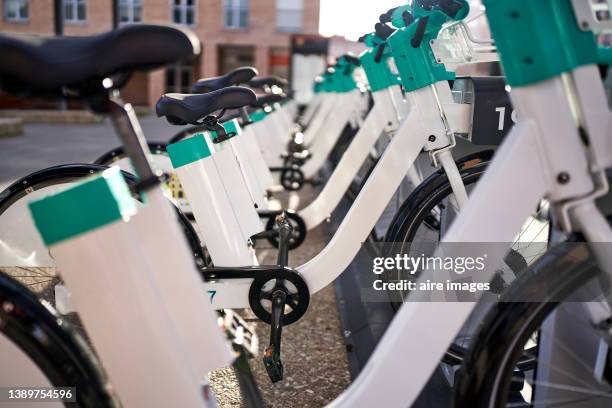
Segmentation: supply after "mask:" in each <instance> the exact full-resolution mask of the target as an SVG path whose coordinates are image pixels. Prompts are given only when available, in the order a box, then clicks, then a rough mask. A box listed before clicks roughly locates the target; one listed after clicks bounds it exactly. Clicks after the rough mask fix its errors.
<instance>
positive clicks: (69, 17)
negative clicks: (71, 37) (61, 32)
mask: <svg viewBox="0 0 612 408" xmlns="http://www.w3.org/2000/svg"><path fill="white" fill-rule="evenodd" d="M85 20H87V0H64V21H66V22H69V23H78V22H83V21H85Z"/></svg>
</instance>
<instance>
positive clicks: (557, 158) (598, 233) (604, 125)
mask: <svg viewBox="0 0 612 408" xmlns="http://www.w3.org/2000/svg"><path fill="white" fill-rule="evenodd" d="M567 86H570V87H571V88H573V89H574V90H575V91H576V93H575V95H576V97H577V101H578V102H579V106H581V107H582V109H583V111H582V112H579V118H580V119H581V120H582V121H583V122H582V123H583V124H584V126H585V129H586V130H587V132H588V134H589V137H590V141H591V144H592V146H593V149H592V150H591V152H590V153H589V154H592V156H591V157H593V159H594V162H595V164H596V167H592V168H594V169H599V170H598V171H601V169H604V168H606V167H610V166H612V157H611V152H612V140H611V138H610V135H611V134H612V118H611V115H610V111H609V110H608V109H607V104H606V103H605V94H604V91H603V88H602V86H601V83H600V81H599V76H598V73H597V68H596V67H594V66H586V67H581V68H578V69H576V70H575V71H573V72H572V73H570V74H567V75H566V76H565V77H564V78H561V77H558V78H554V79H550V80H547V81H544V82H541V83H538V84H534V85H530V86H526V87H521V88H517V89H514V90H513V93H512V100H513V103H514V106H515V108H516V109H517V112H518V115H519V117H520V122H519V123H518V124H517V125H516V126H515V127H514V128H513V129H512V131H511V132H510V134H509V135H508V136H507V138H506V140H505V141H504V142H503V144H502V145H501V146H500V148H499V150H498V151H497V153H496V156H495V158H494V159H493V162H492V163H491V164H490V165H489V168H488V170H487V172H486V173H485V175H484V176H483V178H482V179H481V180H480V181H479V183H478V184H477V186H476V188H475V189H474V191H473V192H472V194H471V196H470V200H469V202H468V203H467V205H466V206H465V207H464V208H463V209H462V211H461V212H460V214H459V216H458V218H456V219H455V221H454V223H453V224H452V226H451V227H450V229H449V231H448V232H447V234H446V236H445V237H444V239H443V242H500V243H501V242H507V243H510V242H512V240H513V238H514V236H515V235H516V233H517V232H518V231H520V228H521V226H522V224H523V222H524V221H525V219H527V217H529V215H530V214H531V213H532V212H533V210H534V208H536V206H537V204H538V202H539V200H540V199H541V198H542V197H548V198H549V199H550V200H552V201H553V202H557V203H562V205H561V206H560V214H561V218H562V219H565V221H564V224H565V226H566V228H569V227H570V226H571V225H574V226H575V227H577V229H579V230H581V231H583V232H584V234H585V236H586V238H587V240H588V241H590V242H612V232H611V231H610V227H609V225H608V224H607V222H606V220H605V219H604V218H603V216H602V215H601V213H600V212H599V211H598V210H597V208H596V207H595V204H594V201H593V200H594V199H595V198H596V197H598V196H600V195H601V194H604V193H605V192H606V191H607V188H608V186H607V185H606V183H605V181H604V180H605V179H604V178H600V177H596V178H598V179H600V180H602V181H603V184H601V185H597V186H596V185H595V184H594V183H593V177H592V176H591V174H590V173H589V166H588V165H587V159H586V157H587V152H585V150H584V146H583V145H582V143H581V142H580V136H579V134H578V130H577V127H576V122H575V119H574V117H575V116H574V112H573V111H572V107H571V106H570V102H569V101H568V98H567V95H566V93H565V90H566V89H567ZM543 126H546V127H543ZM602 149H603V150H602ZM580 152H583V153H584V154H583V155H581V154H580ZM561 171H563V172H567V173H568V174H570V175H571V179H570V181H569V182H568V183H567V184H560V183H558V181H557V175H558V174H559V172H561ZM600 175H601V174H600ZM526 180H528V181H526ZM564 202H565V203H564ZM563 203H564V204H563ZM499 214H504V216H503V217H500V216H499ZM508 245H510V244H508ZM498 247H501V246H498ZM506 249H507V248H506ZM497 252H498V253H490V252H489V253H488V254H487V255H488V265H489V266H490V268H487V270H488V271H490V272H493V271H494V270H495V265H498V266H499V265H501V263H502V262H503V257H504V255H505V250H503V249H501V248H499V249H497ZM471 255H476V254H470V253H468V251H463V252H462V253H461V254H454V253H452V251H445V256H451V257H452V256H471ZM479 255H481V254H478V255H476V256H479ZM606 255H608V256H609V254H602V256H601V260H603V261H604V262H603V263H602V264H603V265H610V261H609V259H606ZM433 272H434V271H428V273H424V274H423V275H422V276H421V279H424V280H425V279H428V278H429V279H431V275H430V274H429V273H433ZM442 276H443V275H442ZM486 278H487V277H486V276H483V280H484V279H486ZM474 307H475V303H469V302H419V301H415V302H408V303H405V304H404V305H403V306H402V308H401V309H400V311H399V313H398V314H397V315H396V317H395V318H394V320H393V321H392V322H391V325H390V326H389V328H387V331H386V332H385V335H384V336H383V338H382V339H381V341H380V343H379V344H378V346H377V348H376V350H375V351H374V353H373V354H372V356H370V359H369V360H368V363H367V365H366V366H365V367H364V369H363V370H362V374H361V375H360V376H359V377H358V378H357V380H356V381H355V382H353V384H351V386H350V387H349V388H348V389H347V390H346V391H345V392H344V393H343V394H342V395H341V396H340V397H339V398H338V399H337V400H336V401H334V402H333V403H332V404H331V405H330V406H332V407H338V406H347V407H349V406H350V407H369V406H373V405H375V404H378V405H384V406H386V407H406V406H410V405H411V404H412V403H413V402H414V401H415V399H416V398H417V396H418V395H419V393H420V391H421V389H422V388H423V387H424V385H425V383H426V382H427V380H428V379H429V377H430V375H431V374H432V372H433V371H434V369H435V368H436V366H437V365H438V364H439V362H440V359H441V357H442V355H443V354H444V352H445V351H446V350H447V348H448V346H449V345H450V344H451V342H452V341H453V339H454V338H455V335H456V334H457V333H458V331H459V330H460V328H461V327H462V326H463V324H464V322H465V321H466V320H467V319H468V317H469V315H470V313H471V312H472V310H473V308H474ZM432 316H435V319H433V320H432ZM414 333H419V335H418V336H415V335H414ZM397 356H402V358H401V359H398V358H397ZM406 361H410V364H406V363H405V362H406ZM407 379H409V380H407Z"/></svg>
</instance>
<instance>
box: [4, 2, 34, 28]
mask: <svg viewBox="0 0 612 408" xmlns="http://www.w3.org/2000/svg"><path fill="white" fill-rule="evenodd" d="M9 2H10V3H18V4H19V6H20V7H18V9H17V10H18V12H17V13H18V14H19V15H18V16H17V17H15V18H12V17H9V16H8V10H9ZM22 4H25V6H26V10H27V17H23V16H22V15H21V5H22ZM2 18H3V20H4V21H6V22H7V23H27V22H28V21H30V0H3V2H2Z"/></svg>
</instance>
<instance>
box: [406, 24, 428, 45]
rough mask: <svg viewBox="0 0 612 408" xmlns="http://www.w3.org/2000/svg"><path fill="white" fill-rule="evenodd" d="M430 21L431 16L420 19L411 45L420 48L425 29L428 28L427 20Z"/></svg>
mask: <svg viewBox="0 0 612 408" xmlns="http://www.w3.org/2000/svg"><path fill="white" fill-rule="evenodd" d="M428 21H429V16H425V17H421V18H420V19H419V22H418V25H417V28H416V31H415V33H414V36H413V37H412V40H410V45H412V47H413V48H419V47H420V46H421V43H422V42H423V37H424V36H425V29H426V28H427V22H428Z"/></svg>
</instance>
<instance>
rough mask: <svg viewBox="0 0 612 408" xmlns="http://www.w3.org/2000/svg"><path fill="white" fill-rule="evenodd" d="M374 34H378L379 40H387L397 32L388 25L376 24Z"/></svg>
mask: <svg viewBox="0 0 612 408" xmlns="http://www.w3.org/2000/svg"><path fill="white" fill-rule="evenodd" d="M374 32H375V33H376V36H377V37H378V38H380V39H382V40H386V39H387V38H389V36H390V35H391V34H393V33H394V32H395V30H394V29H393V28H391V27H389V26H388V25H386V24H381V23H376V25H375V26H374Z"/></svg>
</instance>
